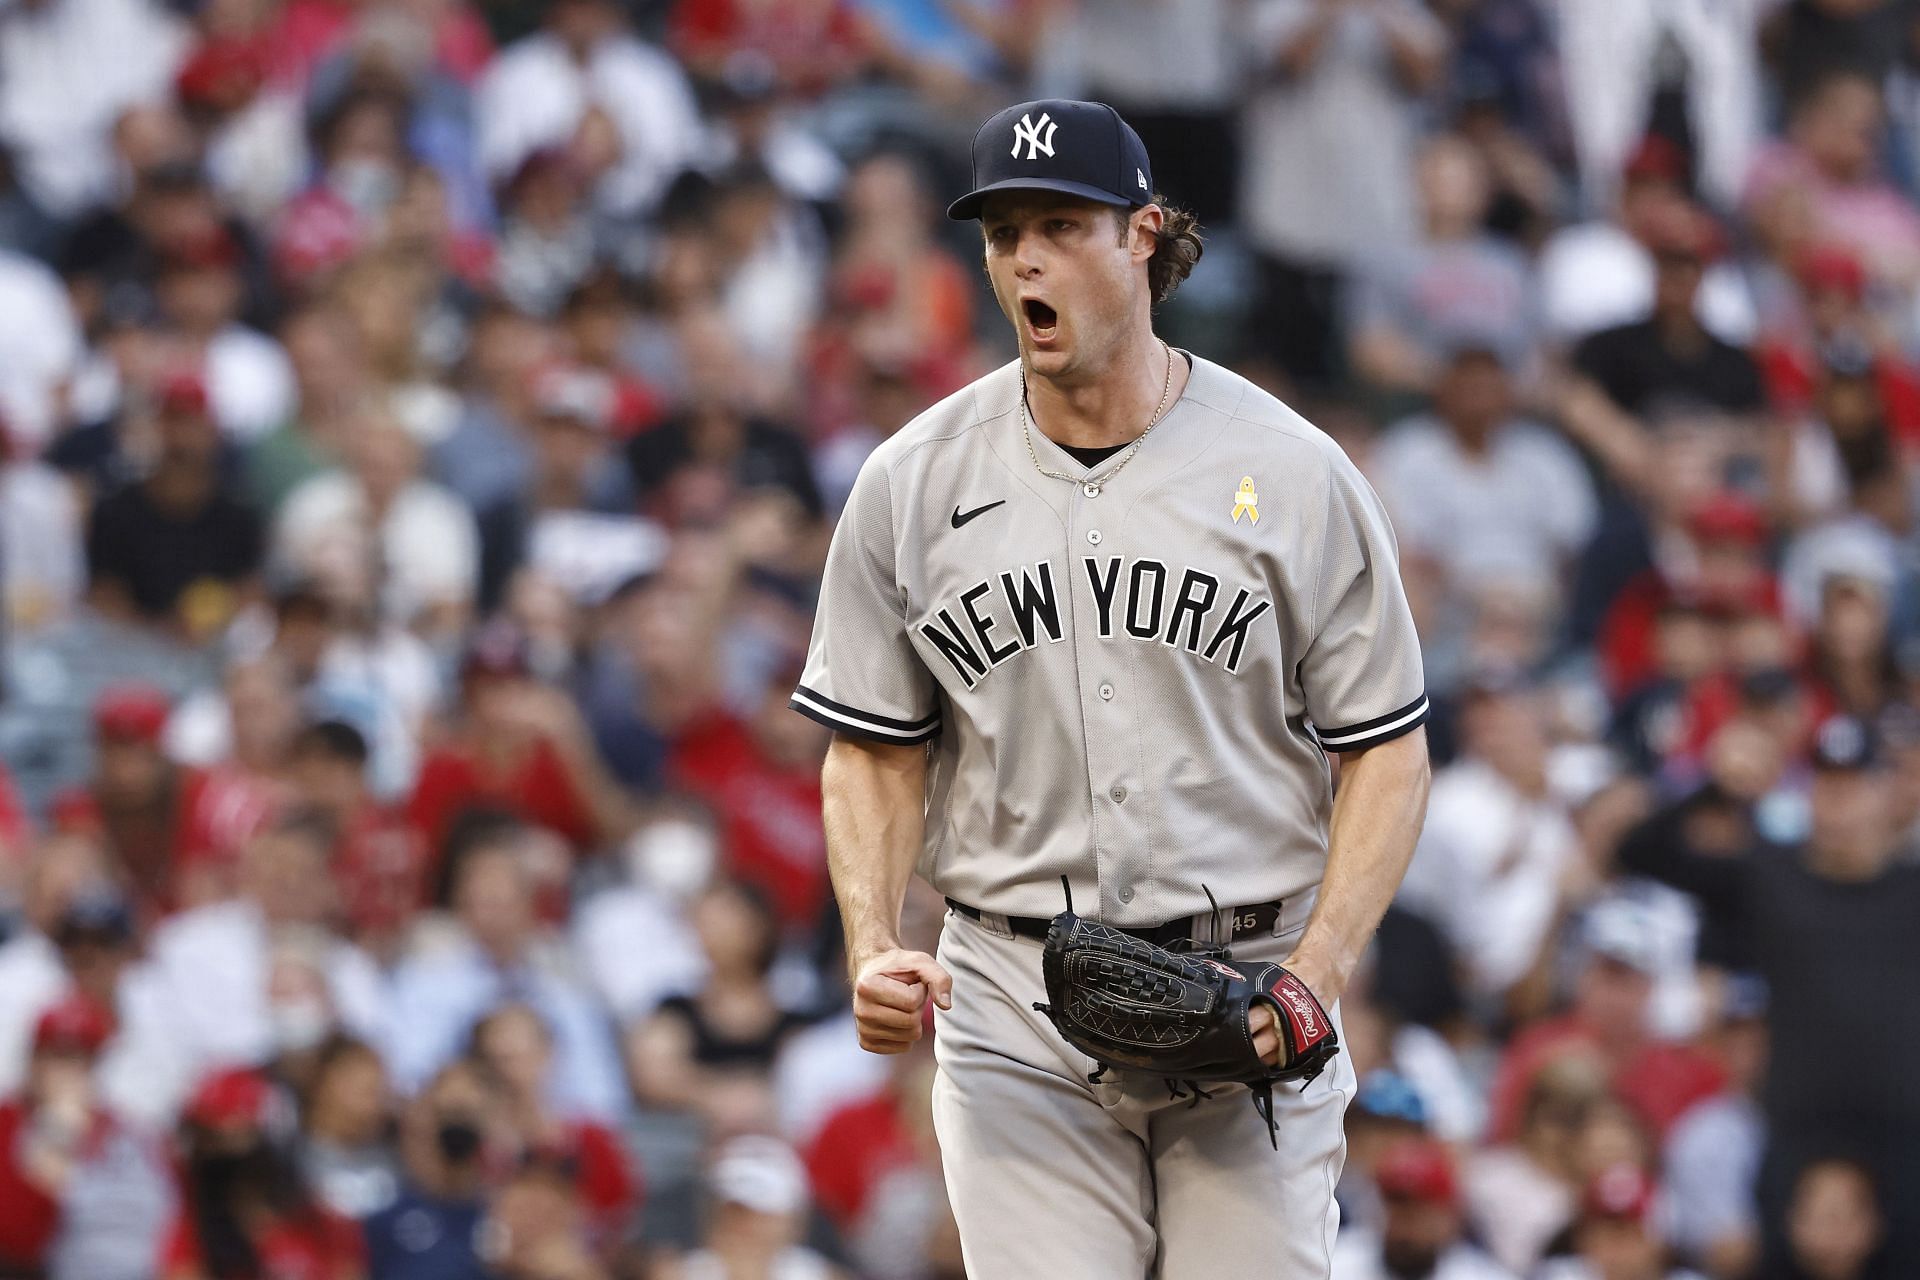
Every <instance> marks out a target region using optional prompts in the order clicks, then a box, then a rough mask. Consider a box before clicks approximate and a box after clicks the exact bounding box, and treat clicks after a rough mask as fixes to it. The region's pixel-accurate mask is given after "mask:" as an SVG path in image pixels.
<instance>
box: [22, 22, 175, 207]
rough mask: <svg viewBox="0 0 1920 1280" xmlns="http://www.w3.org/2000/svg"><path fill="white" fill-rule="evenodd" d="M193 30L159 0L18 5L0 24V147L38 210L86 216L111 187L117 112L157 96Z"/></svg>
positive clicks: (164, 88)
mask: <svg viewBox="0 0 1920 1280" xmlns="http://www.w3.org/2000/svg"><path fill="white" fill-rule="evenodd" d="M190 30H191V29H190V28H189V27H188V25H187V24H186V22H184V21H183V20H181V19H179V18H177V17H175V16H173V14H171V13H170V12H168V7H167V6H166V5H165V4H162V3H160V0H17V2H16V3H15V4H14V5H12V6H11V8H10V9H9V10H8V11H7V13H6V21H4V22H0V143H3V144H5V145H6V146H7V147H8V148H9V149H11V150H12V151H13V152H14V154H15V155H16V157H17V158H18V161H19V165H20V171H21V178H22V181H23V183H24V185H25V186H26V188H27V190H28V191H29V192H30V193H31V194H32V196H33V198H34V200H35V202H36V203H37V204H39V206H40V207H41V208H42V209H45V210H46V211H47V212H48V213H50V214H52V215H54V216H55V217H61V218H68V217H73V216H75V215H78V214H80V213H82V212H84V211H85V210H86V209H87V207H88V206H89V205H91V204H93V203H94V202H95V201H97V200H100V199H103V198H104V197H105V196H106V195H107V194H108V191H109V189H110V186H111V183H112V180H113V176H114V174H113V158H112V150H111V148H110V146H109V143H108V136H109V134H110V133H111V132H112V130H113V123H114V121H115V120H116V119H117V118H118V117H119V115H120V112H121V111H122V110H124V109H125V108H127V107H129V106H132V105H134V104H136V103H141V102H150V101H154V100H157V99H161V98H164V97H165V96H166V95H167V93H168V92H169V91H170V90H171V88H172V86H173V77H174V73H175V71H176V70H177V69H178V67H179V65H180V61H181V59H182V58H183V57H184V56H185V52H186V48H187V44H188V42H189V39H190Z"/></svg>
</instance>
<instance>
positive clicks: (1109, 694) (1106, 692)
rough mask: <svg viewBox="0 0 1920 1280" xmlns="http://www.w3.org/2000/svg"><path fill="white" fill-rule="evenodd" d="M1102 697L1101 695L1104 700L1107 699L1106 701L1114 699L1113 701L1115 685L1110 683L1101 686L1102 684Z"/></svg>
mask: <svg viewBox="0 0 1920 1280" xmlns="http://www.w3.org/2000/svg"><path fill="white" fill-rule="evenodd" d="M1100 697H1101V700H1102V701H1105V702H1112V701H1113V686H1112V685H1110V684H1103V685H1101V686H1100Z"/></svg>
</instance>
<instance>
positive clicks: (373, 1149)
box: [300, 1025, 400, 1219]
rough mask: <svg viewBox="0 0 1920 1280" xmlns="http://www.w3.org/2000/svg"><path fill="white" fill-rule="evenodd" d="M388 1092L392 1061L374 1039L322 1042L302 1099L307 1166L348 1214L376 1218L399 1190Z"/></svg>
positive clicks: (303, 1165)
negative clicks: (389, 1131) (389, 1133)
mask: <svg viewBox="0 0 1920 1280" xmlns="http://www.w3.org/2000/svg"><path fill="white" fill-rule="evenodd" d="M321 1030H322V1031H324V1030H325V1028H324V1025H322V1027H321ZM388 1093H389V1091H388V1088H387V1072H386V1066H385V1065H384V1064H383V1063H382V1062H381V1061H380V1055H379V1053H378V1052H376V1051H375V1050H374V1048H373V1047H372V1046H371V1045H368V1044H366V1043H364V1042H362V1041H359V1040H354V1039H351V1038H349V1037H346V1036H332V1037H330V1038H328V1039H326V1040H324V1041H322V1042H321V1043H320V1044H319V1046H318V1052H317V1054H316V1057H315V1061H314V1064H313V1070H312V1077H311V1080H310V1082H309V1084H308V1086H307V1088H306V1091H305V1093H304V1094H303V1096H302V1097H301V1098H300V1171H301V1174H302V1176H303V1177H305V1178H306V1180H307V1185H309V1186H311V1187H312V1188H313V1191H314V1195H315V1196H317V1197H318V1198H319V1199H320V1200H321V1201H322V1202H324V1203H325V1204H326V1206H327V1207H328V1208H329V1209H332V1210H333V1211H334V1212H335V1213H337V1214H339V1215H340V1216H341V1217H344V1218H355V1219H364V1218H369V1217H371V1216H373V1215H374V1214H377V1213H379V1212H380V1211H381V1210H383V1209H386V1208H387V1207H388V1206H390V1205H392V1204H393V1203H394V1201H395V1199H397V1198H398V1196H399V1194H400V1188H399V1178H398V1173H399V1170H398V1169H397V1168H396V1167H395V1160H394V1156H393V1152H392V1151H391V1150H390V1149H389V1147H388V1145H387V1127H388V1124H389V1122H390V1120H391V1118H392V1116H391V1105H392V1103H391V1099H390V1098H389V1096H388Z"/></svg>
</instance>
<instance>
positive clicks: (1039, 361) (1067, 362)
mask: <svg viewBox="0 0 1920 1280" xmlns="http://www.w3.org/2000/svg"><path fill="white" fill-rule="evenodd" d="M1023 354H1024V355H1025V357H1026V361H1027V371H1028V372H1029V373H1031V374H1033V375H1034V376H1035V377H1040V378H1058V377H1060V376H1062V375H1063V374H1067V373H1070V372H1072V371H1073V367H1074V360H1073V353H1072V352H1071V351H1067V350H1063V349H1062V348H1060V347H1057V346H1056V347H1046V348H1034V347H1028V348H1027V349H1026V351H1025V352H1024V353H1023Z"/></svg>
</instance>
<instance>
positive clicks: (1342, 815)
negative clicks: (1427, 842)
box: [1287, 729, 1429, 1004]
mask: <svg viewBox="0 0 1920 1280" xmlns="http://www.w3.org/2000/svg"><path fill="white" fill-rule="evenodd" d="M1428 781H1429V775H1428V769H1427V736H1426V730H1425V729H1415V730H1414V731H1413V732H1412V733H1409V734H1405V735H1403V736H1401V737H1398V738H1395V739H1394V740H1393V741H1391V742H1384V743H1382V744H1380V745H1379V746H1377V747H1374V748H1372V749H1370V750H1367V751H1362V752H1356V753H1349V754H1346V755H1343V756H1342V757H1341V764H1340V789H1339V792H1338V794H1337V795H1336V796H1335V797H1334V801H1333V821H1332V823H1331V824H1330V826H1329V829H1328V838H1327V869H1326V874H1325V875H1324V876H1323V877H1322V878H1321V882H1320V896H1319V900H1318V901H1317V902H1316V903H1315V904H1314V908H1313V915H1312V917H1311V918H1310V919H1309V920H1308V921H1307V928H1306V932H1305V933H1304V934H1303V935H1302V936H1301V939H1300V945H1299V946H1298V947H1296V948H1295V949H1294V952H1293V956H1292V958H1290V959H1289V960H1288V962H1287V964H1288V967H1289V968H1291V969H1294V970H1295V971H1297V972H1299V974H1300V976H1301V977H1302V979H1303V980H1304V981H1306V983H1307V985H1308V986H1310V987H1312V988H1313V989H1314V993H1315V994H1316V995H1318V996H1320V997H1321V999H1322V1000H1323V1001H1324V1002H1326V1003H1329V1004H1331V1003H1332V1002H1333V1001H1334V1000H1337V999H1339V997H1340V993H1341V992H1342V991H1344V990H1345V989H1346V985H1347V981H1348V979H1349V978H1351V977H1352V976H1353V970H1354V967H1355V966H1356V965H1358V964H1359V962H1360V956H1361V953H1363V952H1364V951H1365V950H1366V948H1367V943H1368V942H1369V941H1370V940H1371V939H1372V937H1373V933H1374V930H1375V929H1378V928H1379V927H1380V919H1381V917H1382V916H1384V915H1386V913H1387V906H1388V904H1390V903H1391V902H1392V901H1393V895H1394V893H1395V892H1396V891H1398V890H1399V888H1400V880H1401V877H1403V876H1404V875H1406V873H1407V864H1408V863H1409V862H1411V861H1412V860H1413V847H1414V843H1415V842H1416V841H1417V840H1418V839H1419V838H1420V826H1421V824H1422V823H1423V822H1424V821H1425V820H1426V814H1427V785H1428Z"/></svg>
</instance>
